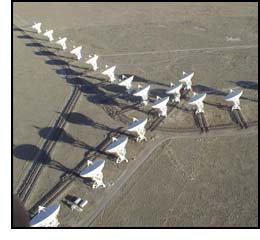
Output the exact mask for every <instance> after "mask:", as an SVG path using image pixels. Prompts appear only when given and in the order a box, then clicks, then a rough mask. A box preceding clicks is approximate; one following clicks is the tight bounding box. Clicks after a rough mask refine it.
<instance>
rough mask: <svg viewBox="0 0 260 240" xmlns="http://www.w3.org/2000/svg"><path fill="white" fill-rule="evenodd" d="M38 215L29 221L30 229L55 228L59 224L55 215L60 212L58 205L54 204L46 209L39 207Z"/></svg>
mask: <svg viewBox="0 0 260 240" xmlns="http://www.w3.org/2000/svg"><path fill="white" fill-rule="evenodd" d="M38 209H39V210H38V214H37V215H35V216H34V217H33V218H32V219H31V221H30V226H31V227H57V226H58V225H59V224H60V223H59V221H58V219H57V215H58V214H59V211H60V204H54V205H52V206H50V207H48V208H45V207H42V206H39V208H38Z"/></svg>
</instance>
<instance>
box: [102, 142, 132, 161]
mask: <svg viewBox="0 0 260 240" xmlns="http://www.w3.org/2000/svg"><path fill="white" fill-rule="evenodd" d="M112 140H113V142H112V143H111V144H110V145H109V146H108V147H107V148H106V152H108V153H112V154H115V155H116V156H117V157H118V158H117V159H116V163H121V162H122V161H126V162H128V159H127V158H126V157H125V155H126V149H125V147H126V144H127V142H128V137H121V138H118V139H117V138H115V137H113V138H112Z"/></svg>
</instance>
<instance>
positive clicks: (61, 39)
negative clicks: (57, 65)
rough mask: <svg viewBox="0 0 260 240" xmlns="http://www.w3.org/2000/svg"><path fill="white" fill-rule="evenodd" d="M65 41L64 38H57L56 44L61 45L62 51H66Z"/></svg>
mask: <svg viewBox="0 0 260 240" xmlns="http://www.w3.org/2000/svg"><path fill="white" fill-rule="evenodd" d="M66 41H67V38H66V37H64V38H59V40H58V41H57V42H56V43H57V44H59V45H61V47H62V49H63V50H65V49H67V46H66Z"/></svg>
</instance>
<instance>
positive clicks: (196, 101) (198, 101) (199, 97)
mask: <svg viewBox="0 0 260 240" xmlns="http://www.w3.org/2000/svg"><path fill="white" fill-rule="evenodd" d="M206 96H207V94H206V93H200V94H197V93H195V92H194V93H193V96H192V97H191V98H190V100H189V104H191V105H196V106H197V110H196V114H198V113H201V112H204V104H203V100H204V99H205V97H206Z"/></svg>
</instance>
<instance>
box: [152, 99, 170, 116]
mask: <svg viewBox="0 0 260 240" xmlns="http://www.w3.org/2000/svg"><path fill="white" fill-rule="evenodd" d="M156 99H157V100H156V101H155V102H154V103H153V105H152V108H155V109H158V110H159V111H160V112H159V117H160V116H163V117H167V103H168V102H169V99H170V98H169V97H165V98H160V97H159V96H157V97H156Z"/></svg>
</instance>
